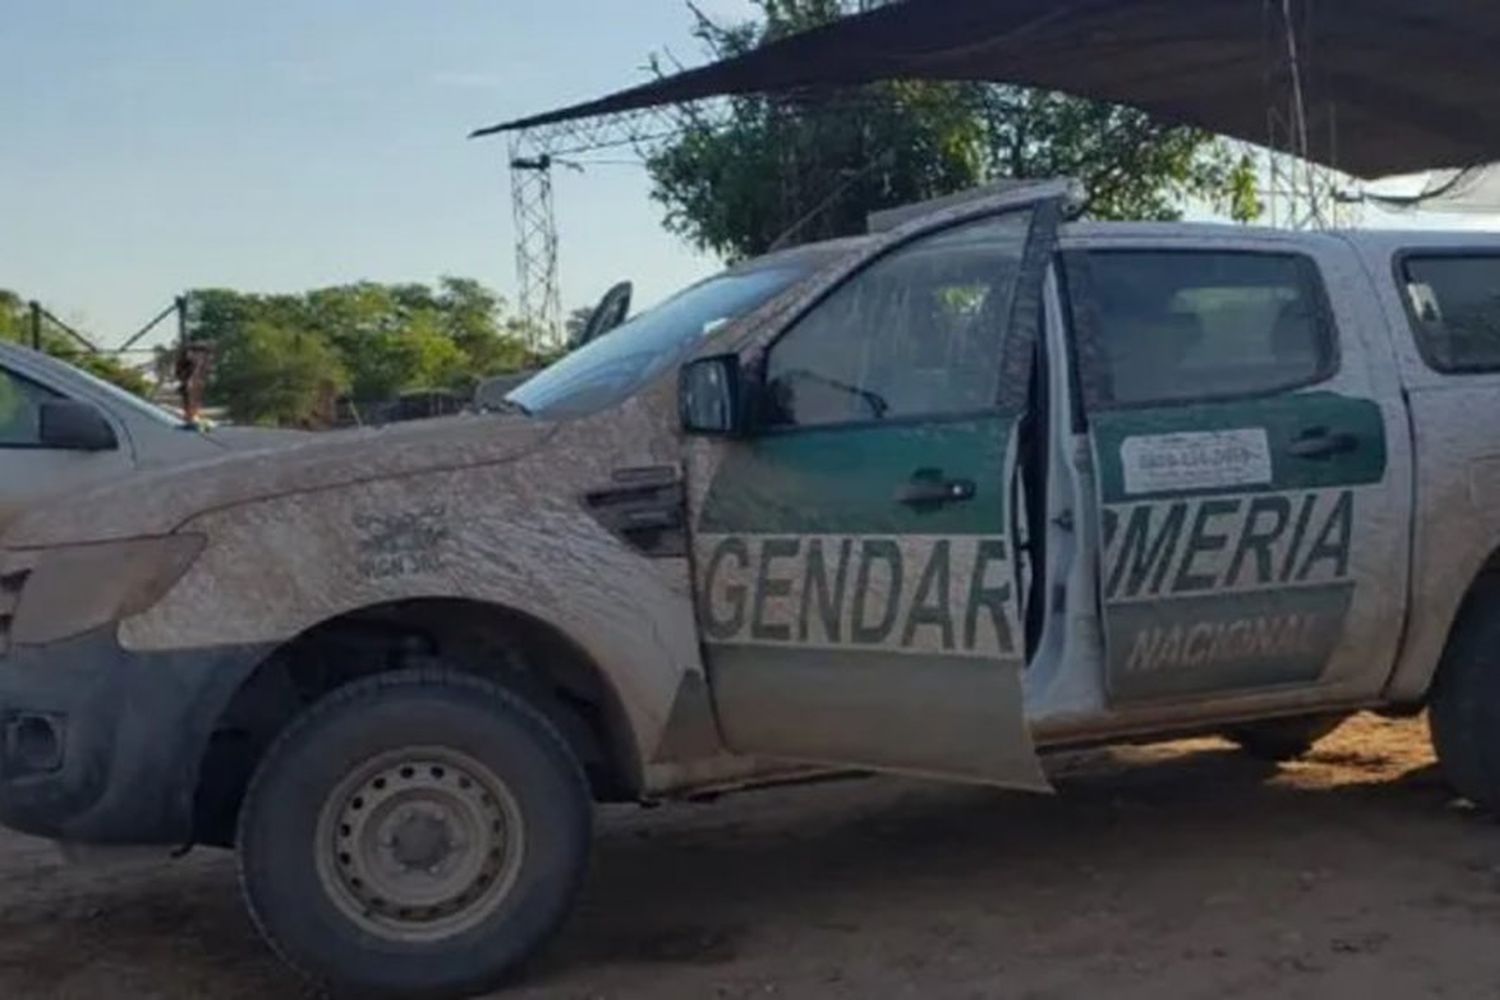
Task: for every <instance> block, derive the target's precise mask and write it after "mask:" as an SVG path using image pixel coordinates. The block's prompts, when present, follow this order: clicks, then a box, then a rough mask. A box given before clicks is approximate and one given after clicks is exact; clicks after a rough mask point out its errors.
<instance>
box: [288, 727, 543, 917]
mask: <svg viewBox="0 0 1500 1000" xmlns="http://www.w3.org/2000/svg"><path fill="white" fill-rule="evenodd" d="M524 852H525V839H524V828H523V823H522V818H521V810H520V806H519V805H518V804H517V802H516V800H515V796H514V795H512V794H511V791H510V789H509V788H508V787H507V786H506V784H505V782H503V781H502V780H500V778H499V776H497V775H496V774H495V773H494V772H493V771H492V770H491V769H490V768H488V767H486V766H485V765H484V764H481V763H480V762H479V761H477V760H475V759H474V758H472V757H470V756H468V755H467V754H464V753H462V752H461V751H458V750H454V749H452V748H449V747H408V748H405V749H401V750H394V751H390V752H388V753H383V754H380V755H378V756H376V757H373V758H371V759H370V760H368V761H366V762H365V763H363V764H361V765H360V766H358V767H356V768H354V769H353V770H352V771H351V772H350V773H349V774H348V775H347V776H346V777H345V778H344V779H343V780H342V781H340V782H339V784H338V787H336V788H335V789H334V791H333V793H332V794H331V795H329V796H328V798H327V799H326V800H325V802H324V805H323V809H322V810H321V812H320V815H319V818H318V827H317V833H316V843H315V845H314V853H315V857H316V859H317V867H318V877H319V879H320V880H321V881H322V883H323V889H324V891H325V893H326V894H327V895H328V897H329V898H330V899H331V900H332V901H333V903H334V904H335V905H336V906H337V907H338V909H339V910H340V911H341V912H342V913H343V915H344V916H346V917H348V918H349V919H350V920H352V921H353V922H354V923H355V925H356V926H358V927H359V928H360V929H361V930H363V931H366V932H368V933H371V934H374V935H377V936H379V937H383V938H387V939H390V940H395V941H403V942H413V941H432V940H438V939H442V938H448V937H452V936H454V935H458V934H462V933H464V932H465V931H468V930H472V929H473V928H474V927H476V926H478V925H479V924H481V923H483V922H484V921H485V920H487V919H488V918H489V917H491V916H492V915H493V914H494V913H495V912H496V911H497V910H498V909H499V908H500V906H501V905H502V904H503V903H504V902H505V900H506V898H507V897H508V896H509V895H510V892H511V890H512V889H513V888H514V886H515V882H516V878H517V876H518V875H519V873H520V868H521V860H522V857H523V855H524Z"/></svg>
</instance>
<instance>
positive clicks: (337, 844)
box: [239, 672, 591, 996]
mask: <svg viewBox="0 0 1500 1000" xmlns="http://www.w3.org/2000/svg"><path fill="white" fill-rule="evenodd" d="M590 834H591V807H590V799H589V795H588V788H587V785H586V783H585V780H584V777H583V771H582V769H581V768H580V766H579V764H578V761H577V760H576V758H575V757H574V755H573V754H572V753H571V751H570V750H569V748H568V746H567V744H566V743H565V742H564V741H563V739H562V737H561V736H559V735H558V733H557V731H556V729H554V728H553V726H552V725H551V724H550V723H549V722H547V720H546V719H545V718H543V717H542V716H541V715H540V714H539V713H537V712H536V711H534V710H533V709H531V708H530V707H529V706H528V705H526V704H525V703H524V702H523V701H521V700H520V699H518V698H516V697H515V696H514V695H511V694H510V693H508V692H506V691H504V690H503V689H501V688H499V687H496V686H495V685H492V684H489V683H486V682H484V681H481V680H478V679H475V678H472V677H467V676H464V675H460V674H454V673H447V672H410V673H400V674H390V675H382V676H378V677H372V678H370V679H368V680H365V681H361V682H359V683H356V684H353V685H350V686H349V687H346V688H342V689H340V690H338V691H336V692H335V693H333V694H331V695H329V696H328V697H327V698H325V699H324V700H323V701H321V702H319V703H318V704H316V705H314V706H313V707H312V708H311V709H309V710H308V711H307V713H306V714H304V715H303V716H302V717H301V718H300V719H298V720H297V721H296V722H294V723H293V724H292V725H291V726H290V727H289V728H288V729H287V731H286V732H285V733H284V734H283V735H282V736H281V737H280V738H279V739H278V740H277V742H276V743H275V744H274V745H273V746H272V748H271V749H270V751H269V752H268V753H267V755H266V758H265V760H264V761H263V762H262V763H261V765H260V768H259V769H258V770H257V772H256V776H255V778H254V780H253V782H252V783H251V786H250V790H249V792H248V793H247V795H246V798H245V803H244V807H243V809H242V810H241V814H240V828H239V852H240V873H241V882H242V884H243V886H244V891H245V897H246V899H247V901H248V903H249V906H250V911H251V913H252V915H253V916H254V918H255V921H256V923H257V924H258V926H259V927H260V929H261V932H262V933H263V935H264V936H265V937H266V939H267V941H268V942H269V943H270V944H271V945H272V947H273V948H275V950H276V951H277V952H278V953H279V954H280V955H281V956H282V957H283V958H285V959H286V960H287V961H288V962H289V963H290V964H291V965H293V966H294V967H296V968H297V969H299V970H300V971H302V972H303V973H304V974H306V975H307V976H309V977H310V978H312V979H314V980H316V981H318V982H320V983H322V984H324V985H327V986H330V987H333V988H335V989H338V990H341V991H348V992H350V993H352V994H356V995H370V994H402V995H408V994H420V995H424V996H425V995H445V996H446V995H463V994H468V993H473V992H478V991H481V990H484V989H486V988H489V987H492V986H494V985H496V984H497V983H498V982H499V981H500V980H501V979H503V978H504V976H505V975H506V974H507V973H508V972H510V971H511V970H512V969H514V968H515V966H516V965H517V964H518V963H520V962H521V961H522V960H524V959H525V958H526V957H527V956H528V955H529V954H531V953H532V952H533V951H534V950H535V949H536V948H537V947H538V946H539V945H540V944H541V943H542V942H543V941H544V940H545V939H546V938H547V937H548V936H549V935H550V934H551V932H552V931H553V930H554V929H555V928H556V926H557V925H558V924H559V923H560V921H561V920H562V918H563V916H564V915H565V914H566V913H567V910H568V908H569V905H570V904H571V902H572V899H573V896H574V894H575V892H576V890H577V888H578V886H579V884H580V882H581V880H582V876H583V873H584V870H585V867H586V863H587V858H588V850H589V839H590Z"/></svg>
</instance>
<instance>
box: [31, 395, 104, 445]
mask: <svg viewBox="0 0 1500 1000" xmlns="http://www.w3.org/2000/svg"><path fill="white" fill-rule="evenodd" d="M39 418H40V419H39V434H38V438H39V441H40V444H41V446H42V447H43V448H56V449H58V450H60V451H113V450H114V449H116V448H117V447H119V444H120V442H119V439H118V438H116V437H115V431H114V428H113V427H111V426H110V425H109V421H108V420H105V419H104V414H102V413H100V412H99V411H98V410H97V409H95V408H94V407H93V406H90V405H89V404H88V403H80V402H78V401H76V400H72V399H51V400H47V401H46V402H44V403H42V405H41V407H40V412H39Z"/></svg>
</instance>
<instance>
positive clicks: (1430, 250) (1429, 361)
mask: <svg viewBox="0 0 1500 1000" xmlns="http://www.w3.org/2000/svg"><path fill="white" fill-rule="evenodd" d="M1444 259H1447V260H1493V261H1495V262H1496V263H1497V264H1500V246H1495V247H1475V246H1469V247H1458V246H1434V247H1406V248H1404V249H1401V250H1397V251H1396V253H1395V254H1394V255H1393V256H1392V258H1391V274H1392V278H1393V280H1394V281H1395V283H1396V295H1397V297H1398V298H1400V299H1401V309H1402V311H1403V312H1404V313H1405V314H1406V320H1407V323H1408V326H1409V328H1410V332H1411V340H1412V343H1413V345H1415V347H1416V349H1417V354H1418V355H1419V356H1420V357H1421V359H1422V363H1423V364H1424V365H1426V366H1427V368H1428V369H1429V370H1430V371H1432V372H1434V373H1436V374H1438V375H1444V376H1459V377H1470V378H1472V377H1474V376H1476V375H1500V362H1497V363H1496V364H1493V365H1457V366H1450V365H1444V364H1442V363H1441V362H1439V361H1438V360H1437V359H1436V358H1435V357H1434V356H1433V354H1432V351H1431V349H1430V345H1429V344H1428V343H1427V338H1426V337H1424V336H1423V334H1422V327H1423V326H1424V323H1423V320H1422V317H1420V316H1418V315H1417V311H1416V309H1415V308H1414V307H1413V305H1412V301H1411V295H1409V294H1408V293H1407V287H1408V285H1409V284H1410V282H1411V279H1410V277H1409V276H1408V274H1407V271H1406V265H1407V263H1408V262H1410V261H1412V260H1444Z"/></svg>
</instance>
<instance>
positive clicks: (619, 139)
mask: <svg viewBox="0 0 1500 1000" xmlns="http://www.w3.org/2000/svg"><path fill="white" fill-rule="evenodd" d="M713 114H715V108H714V106H713V105H712V103H711V102H704V103H702V104H698V105H676V106H674V107H672V108H646V109H644V110H640V111H626V112H622V113H620V114H613V115H601V116H598V117H594V118H584V119H578V120H575V121H566V122H558V123H556V124H553V125H542V126H539V127H537V128H531V129H525V130H522V131H520V132H516V133H514V134H513V135H512V136H511V137H510V192H511V211H512V213H513V215H514V218H515V231H516V247H515V253H516V283H517V290H518V303H517V305H518V307H519V309H520V312H521V318H522V319H523V320H524V321H525V323H526V329H527V331H528V333H527V336H528V337H529V338H530V339H531V341H532V344H531V346H533V347H551V346H556V345H558V344H560V343H562V338H563V319H564V317H563V310H562V286H561V281H560V278H559V274H558V253H557V249H558V233H557V214H556V211H555V209H554V206H553V191H552V174H553V170H554V169H555V168H557V167H559V166H562V167H572V168H575V169H581V168H582V166H584V165H586V163H587V161H583V162H579V161H576V160H573V159H569V158H570V157H578V156H586V155H588V154H591V153H598V152H602V151H605V150H627V151H629V153H630V154H631V155H632V156H633V157H636V158H640V159H644V158H645V157H646V156H648V155H650V152H651V150H652V149H654V148H656V147H657V146H659V145H660V144H661V143H663V142H665V141H667V140H669V139H671V138H673V137H674V136H677V135H680V134H681V133H682V131H683V129H684V128H685V127H687V126H686V125H685V124H684V123H685V122H689V123H693V124H712V122H713V119H712V117H711V116H712V115H713Z"/></svg>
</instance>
